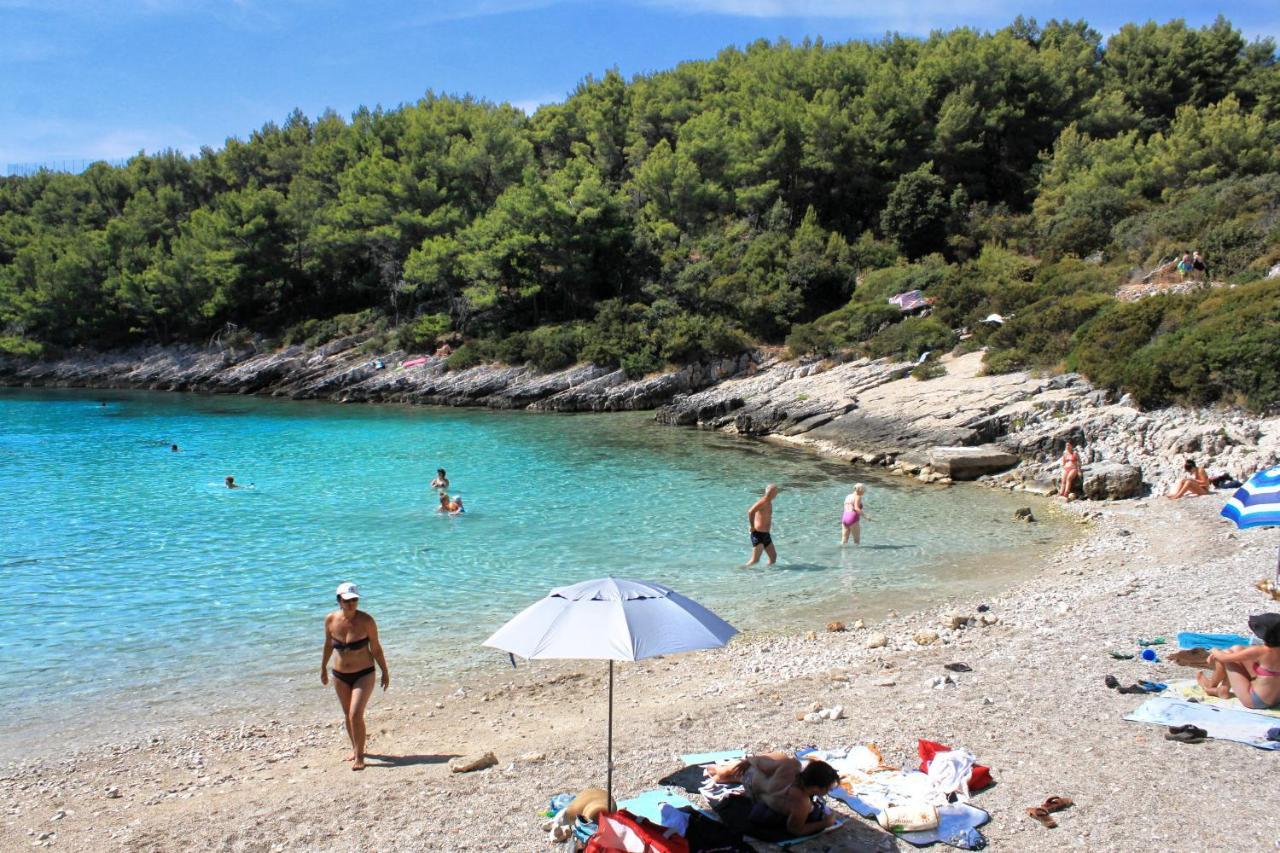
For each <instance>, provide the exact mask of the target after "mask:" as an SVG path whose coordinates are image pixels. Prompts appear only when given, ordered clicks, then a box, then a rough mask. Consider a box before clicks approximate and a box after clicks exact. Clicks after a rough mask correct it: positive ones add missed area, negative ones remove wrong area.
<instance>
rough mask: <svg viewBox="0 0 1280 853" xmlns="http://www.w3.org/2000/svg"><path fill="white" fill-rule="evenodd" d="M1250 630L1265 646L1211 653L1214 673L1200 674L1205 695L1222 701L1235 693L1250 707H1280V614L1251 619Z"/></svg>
mask: <svg viewBox="0 0 1280 853" xmlns="http://www.w3.org/2000/svg"><path fill="white" fill-rule="evenodd" d="M1249 630H1251V631H1253V633H1254V634H1256V635H1258V637H1259V638H1261V639H1262V642H1263V643H1264V644H1265V645H1261V646H1232V647H1231V648H1229V649H1219V650H1217V651H1213V652H1210V653H1209V663H1210V664H1212V665H1213V672H1212V673H1208V674H1206V673H1203V672H1200V673H1197V674H1196V681H1197V682H1199V684H1200V686H1201V687H1202V688H1204V692H1205V693H1208V694H1209V695H1211V696H1217V697H1218V698H1220V699H1226V698H1228V697H1230V696H1232V695H1233V694H1234V695H1235V697H1236V698H1237V699H1239V700H1240V704H1241V705H1244V706H1245V707H1246V708H1252V709H1254V710H1258V711H1269V710H1275V709H1277V708H1280V613H1259V614H1257V615H1254V616H1250V617H1249Z"/></svg>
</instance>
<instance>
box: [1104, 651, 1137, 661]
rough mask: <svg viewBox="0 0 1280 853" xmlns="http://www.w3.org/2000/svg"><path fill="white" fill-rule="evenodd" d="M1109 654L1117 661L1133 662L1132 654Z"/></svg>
mask: <svg viewBox="0 0 1280 853" xmlns="http://www.w3.org/2000/svg"><path fill="white" fill-rule="evenodd" d="M1107 654H1109V655H1111V656H1112V657H1113V658H1115V659H1116V660H1133V654H1132V653H1131V652H1107Z"/></svg>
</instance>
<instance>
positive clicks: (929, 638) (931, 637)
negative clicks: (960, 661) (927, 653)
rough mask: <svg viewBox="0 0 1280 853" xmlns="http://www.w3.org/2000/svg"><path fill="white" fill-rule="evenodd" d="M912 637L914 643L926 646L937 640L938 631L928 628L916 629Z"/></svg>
mask: <svg viewBox="0 0 1280 853" xmlns="http://www.w3.org/2000/svg"><path fill="white" fill-rule="evenodd" d="M912 639H913V640H915V641H916V645H920V646H927V645H930V644H931V643H936V642H938V632H937V631H930V630H924V631H916V633H915V635H914V636H913V637H912Z"/></svg>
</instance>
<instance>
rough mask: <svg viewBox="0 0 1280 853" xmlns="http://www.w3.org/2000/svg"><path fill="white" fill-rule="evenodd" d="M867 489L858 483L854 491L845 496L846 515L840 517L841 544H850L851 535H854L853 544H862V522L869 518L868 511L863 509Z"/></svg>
mask: <svg viewBox="0 0 1280 853" xmlns="http://www.w3.org/2000/svg"><path fill="white" fill-rule="evenodd" d="M866 491H867V487H866V486H864V485H862V484H861V483H858V484H857V485H856V486H854V487H853V491H852V492H850V493H849V494H848V495H846V496H845V499H844V514H843V515H841V516H840V544H841V545H848V544H849V534H850V533H852V534H853V544H854V545H859V544H861V542H862V520H863V519H864V518H866V517H867V511H866V510H865V509H863V508H862V496H863V495H864V494H865V493H866Z"/></svg>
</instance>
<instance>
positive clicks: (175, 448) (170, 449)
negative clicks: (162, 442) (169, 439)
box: [169, 444, 178, 453]
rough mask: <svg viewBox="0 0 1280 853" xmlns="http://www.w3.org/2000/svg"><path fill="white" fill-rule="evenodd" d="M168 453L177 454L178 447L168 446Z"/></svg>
mask: <svg viewBox="0 0 1280 853" xmlns="http://www.w3.org/2000/svg"><path fill="white" fill-rule="evenodd" d="M169 452H171V453H177V452H178V445H176V444H171V445H169Z"/></svg>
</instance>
